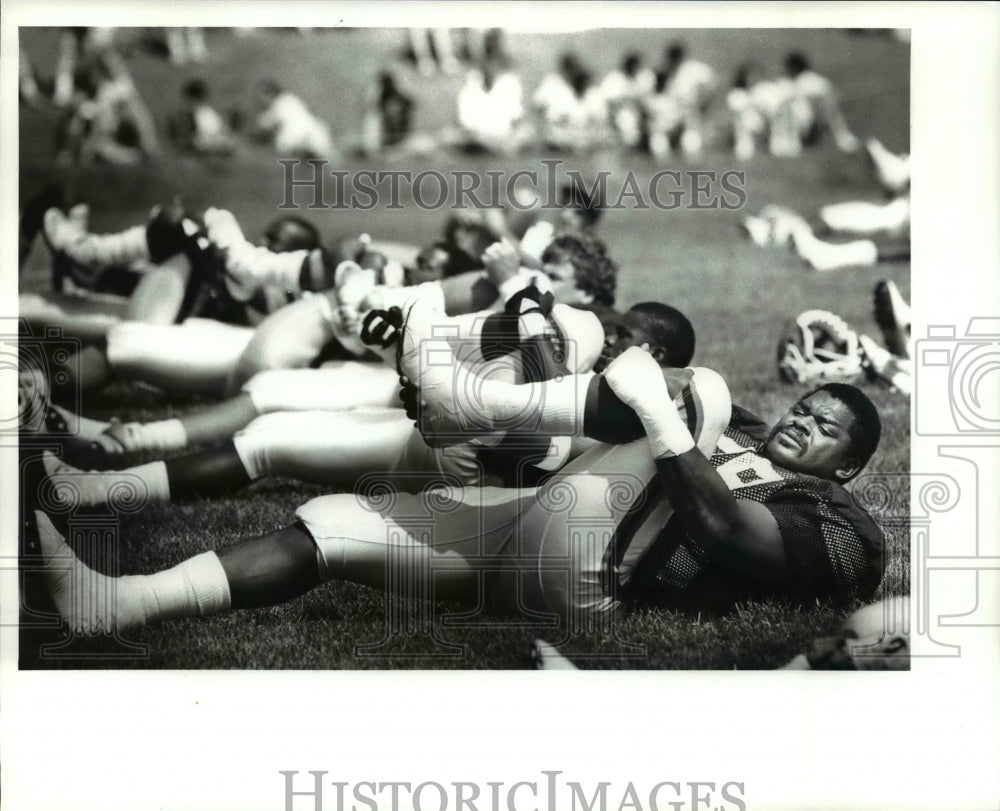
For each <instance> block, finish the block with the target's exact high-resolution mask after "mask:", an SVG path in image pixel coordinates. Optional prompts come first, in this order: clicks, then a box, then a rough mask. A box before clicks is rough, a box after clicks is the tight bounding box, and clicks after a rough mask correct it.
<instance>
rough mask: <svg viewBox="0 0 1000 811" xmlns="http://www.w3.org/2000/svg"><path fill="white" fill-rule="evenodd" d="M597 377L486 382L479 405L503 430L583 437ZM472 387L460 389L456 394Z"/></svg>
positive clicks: (457, 389) (482, 385) (576, 376)
mask: <svg viewBox="0 0 1000 811" xmlns="http://www.w3.org/2000/svg"><path fill="white" fill-rule="evenodd" d="M593 377H594V373H593V372H587V373H586V374H581V375H566V376H565V377H563V378H561V379H559V380H546V381H545V382H543V383H529V384H521V385H515V384H511V383H500V382H496V381H492V380H483V381H482V382H481V384H480V389H479V396H478V397H477V403H476V405H477V406H479V405H482V407H483V408H484V410H485V411H486V413H487V414H488V415H489V417H490V419H491V420H492V422H493V423H494V424H495V425H496V426H497V427H498V428H499V429H502V430H532V431H538V432H539V433H544V434H551V435H553V436H582V435H583V411H584V405H585V403H586V400H587V389H588V388H589V386H590V381H591V380H592V379H593ZM472 388H473V387H469V386H461V387H460V386H457V385H456V392H457V393H459V392H463V391H468V390H471V389H472Z"/></svg>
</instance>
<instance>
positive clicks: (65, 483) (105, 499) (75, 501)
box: [42, 451, 170, 511]
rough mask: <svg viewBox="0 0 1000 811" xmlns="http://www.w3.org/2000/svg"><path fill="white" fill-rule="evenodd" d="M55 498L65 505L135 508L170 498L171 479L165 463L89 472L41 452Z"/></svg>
mask: <svg viewBox="0 0 1000 811" xmlns="http://www.w3.org/2000/svg"><path fill="white" fill-rule="evenodd" d="M42 464H43V465H44V467H45V471H46V473H47V474H48V478H49V483H50V484H51V486H52V491H53V495H54V498H55V499H56V501H57V502H59V503H60V504H62V505H63V506H65V507H94V506H98V505H102V504H107V505H108V506H110V507H112V508H115V509H127V510H130V511H131V510H134V509H136V508H137V507H138V506H140V505H142V504H146V503H150V502H163V501H170V482H169V480H168V479H167V466H166V464H164V463H163V462H149V463H148V464H145V465H138V466H137V467H130V468H127V469H125V470H109V471H96V470H95V471H87V470H79V469H78V468H75V467H72V466H71V465H67V464H65V463H64V462H61V461H60V460H59V458H58V457H56V456H55V455H53V454H52V453H51V452H49V451H45V452H43V453H42Z"/></svg>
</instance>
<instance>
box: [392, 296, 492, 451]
mask: <svg viewBox="0 0 1000 811" xmlns="http://www.w3.org/2000/svg"><path fill="white" fill-rule="evenodd" d="M440 320H441V318H440V313H438V312H437V311H436V310H435V309H433V308H432V307H431V306H430V305H428V304H427V303H426V302H424V301H421V300H420V299H418V300H417V301H416V302H414V303H413V304H412V305H411V306H410V308H409V310H408V311H407V313H406V317H405V321H404V323H403V329H402V335H401V337H400V342H399V364H398V368H399V372H400V374H401V375H402V376H403V377H405V378H406V379H407V380H408V381H409V383H410V384H411V385H412V386H413V387H415V389H416V390H417V393H418V394H417V397H416V402H415V404H414V405H415V410H416V413H415V414H411V416H413V417H414V418H415V419H416V420H417V427H418V428H419V429H420V432H421V433H422V434H423V436H424V439H425V440H426V441H427V444H428V445H431V446H435V445H437V446H442V445H455V444H458V443H460V442H464V441H466V440H468V439H470V438H472V437H474V436H481V435H483V434H484V433H490V432H492V431H493V426H492V424H491V421H490V417H489V415H488V414H486V413H484V410H483V407H482V406H483V404H482V403H477V402H475V400H476V397H475V395H476V394H477V393H478V389H479V384H481V382H482V381H481V380H480V379H479V378H478V377H477V376H476V375H474V374H473V373H472V372H470V371H469V370H468V369H466V368H465V367H464V366H462V364H460V363H459V362H458V361H457V360H456V359H455V355H454V353H453V352H452V349H451V345H450V344H449V343H448V340H447V339H446V338H445V337H443V336H441V334H440V331H439V330H438V329H436V326H437V325H438V323H439V322H440Z"/></svg>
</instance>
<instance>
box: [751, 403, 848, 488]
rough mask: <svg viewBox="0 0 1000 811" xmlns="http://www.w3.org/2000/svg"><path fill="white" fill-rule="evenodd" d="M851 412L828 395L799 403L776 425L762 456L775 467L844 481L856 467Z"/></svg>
mask: <svg viewBox="0 0 1000 811" xmlns="http://www.w3.org/2000/svg"><path fill="white" fill-rule="evenodd" d="M853 420H854V415H853V414H852V413H851V411H850V409H849V408H848V407H847V406H846V405H844V404H843V403H842V402H840V400H838V399H837V398H836V397H833V396H832V395H831V394H830V393H829V392H825V391H818V392H816V393H815V394H813V395H812V396H811V397H807V398H805V399H804V400H799V402H797V403H796V404H795V405H793V406H792V407H791V409H789V411H788V412H787V413H786V414H785V415H784V416H783V417H782V418H781V419H780V420H779V421H778V423H777V424H776V425H775V426H774V428H773V429H772V431H771V434H770V436H769V437H768V438H767V442H766V443H765V444H764V449H763V455H764V456H765V457H767V458H768V459H770V460H771V461H772V462H774V463H775V464H777V465H780V466H781V467H784V468H786V469H788V470H793V471H795V472H797V473H806V474H809V475H812V476H818V477H819V478H823V479H830V480H831V481H846V480H847V479H849V478H850V477H851V475H852V474H853V473H854V472H855V471H856V470H857V468H858V467H859V464H860V463H859V462H858V461H857V460H856V459H854V458H853V457H852V456H851V436H850V433H849V430H850V428H851V424H852V422H853Z"/></svg>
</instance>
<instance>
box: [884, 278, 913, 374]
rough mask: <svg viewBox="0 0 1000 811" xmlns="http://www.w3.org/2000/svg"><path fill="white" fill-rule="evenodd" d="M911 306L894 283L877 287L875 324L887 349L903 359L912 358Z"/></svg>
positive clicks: (885, 283)
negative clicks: (880, 331)
mask: <svg viewBox="0 0 1000 811" xmlns="http://www.w3.org/2000/svg"><path fill="white" fill-rule="evenodd" d="M910 322H911V315H910V306H909V305H908V304H907V303H906V301H904V299H903V296H902V294H900V292H899V288H897V287H896V283H895V282H893V281H881V282H879V283H878V284H876V285H875V323H876V324H878V325H879V329H881V330H882V335H883V337H884V338H885V345H886V348H888V350H889V351H890V352H892V354H893V355H897V356H899V357H901V358H909V357H910Z"/></svg>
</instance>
